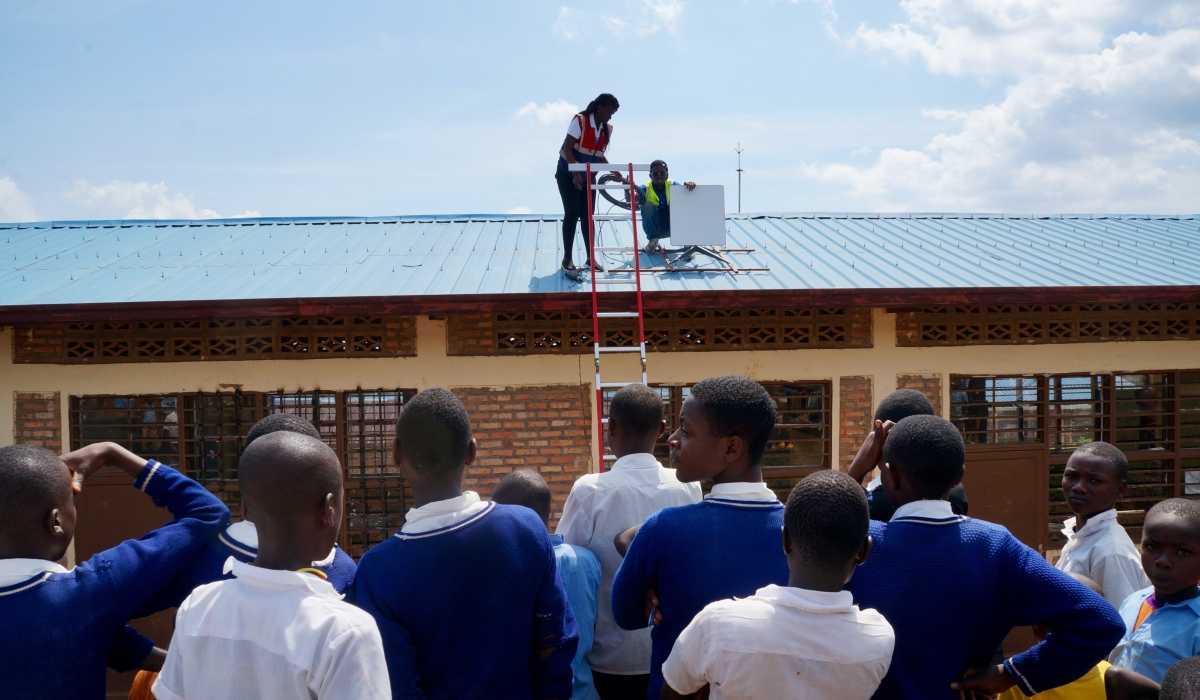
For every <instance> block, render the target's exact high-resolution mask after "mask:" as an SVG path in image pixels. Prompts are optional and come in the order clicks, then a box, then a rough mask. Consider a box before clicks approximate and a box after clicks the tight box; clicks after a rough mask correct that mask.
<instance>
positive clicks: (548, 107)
mask: <svg viewBox="0 0 1200 700" xmlns="http://www.w3.org/2000/svg"><path fill="white" fill-rule="evenodd" d="M578 113H579V107H578V105H573V104H571V103H570V102H567V101H565V100H560V101H558V102H546V103H544V104H542V105H541V106H540V107H539V106H538V103H536V102H530V103H529V104H527V105H525V106H524V107H522V108H520V109H518V110H517V112H516V114H514V115H513V116H514V117H516V118H518V119H522V118H525V117H535V118H537V120H538V122H540V123H542V124H566V123H567V120H569V119H570V118H571V117H572V115H575V114H578Z"/></svg>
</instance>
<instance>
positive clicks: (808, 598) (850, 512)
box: [662, 471, 896, 700]
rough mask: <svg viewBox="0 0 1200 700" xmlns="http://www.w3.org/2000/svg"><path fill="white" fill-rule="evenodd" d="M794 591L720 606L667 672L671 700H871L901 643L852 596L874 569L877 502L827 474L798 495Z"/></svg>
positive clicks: (814, 477)
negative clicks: (873, 507)
mask: <svg viewBox="0 0 1200 700" xmlns="http://www.w3.org/2000/svg"><path fill="white" fill-rule="evenodd" d="M783 520H784V528H783V551H784V554H785V555H786V557H787V565H788V572H789V574H788V582H787V586H776V585H773V584H772V585H769V586H765V587H763V588H760V589H758V592H757V593H755V594H754V595H752V596H750V597H748V598H738V599H734V600H720V601H717V602H715V603H710V604H709V605H708V606H707V607H705V608H704V610H702V611H700V614H698V615H696V617H695V618H694V619H693V620H692V621H691V623H690V624H689V625H688V626H687V627H686V628H685V629H684V630H683V632H682V633H681V634H680V635H679V639H677V640H675V646H674V648H673V649H672V650H671V655H670V656H668V657H667V660H666V662H665V663H664V664H663V668H662V671H663V680H664V684H663V692H662V697H663V698H672V699H673V698H683V697H695V696H694V695H693V694H694V693H698V692H700V691H701V690H702V689H703V688H704V687H705V686H707V687H708V688H709V689H710V695H709V697H710V698H713V699H719V698H730V699H732V698H746V699H747V700H750V699H752V698H842V699H843V700H868V698H870V697H871V694H872V693H874V692H875V689H876V688H878V687H879V681H880V680H881V679H882V678H883V675H884V674H885V673H887V669H888V664H889V663H891V659H892V647H893V646H894V645H895V642H896V638H895V635H894V634H893V633H892V627H891V625H889V624H888V623H887V620H885V619H883V615H880V614H879V613H877V612H875V611H874V610H860V609H859V608H858V607H857V606H856V605H854V600H853V597H852V596H851V595H850V593H849V592H848V591H844V590H842V587H843V586H845V585H846V582H847V581H849V580H850V577H851V576H853V575H854V570H855V568H857V567H858V566H859V565H860V564H862V563H863V561H865V560H866V559H867V554H868V553H869V552H870V550H871V538H870V537H868V536H867V528H868V526H869V523H870V517H869V516H868V513H867V497H866V495H865V494H864V493H863V491H862V488H861V487H860V486H859V485H858V483H857V482H855V481H854V480H853V479H851V478H850V477H848V476H846V475H845V474H842V473H841V472H836V471H820V472H816V473H815V474H811V475H809V476H807V477H805V478H804V479H803V480H801V481H800V483H798V484H796V487H795V488H794V489H792V493H791V495H790V496H789V497H788V502H787V508H786V510H785V511H784V515H783Z"/></svg>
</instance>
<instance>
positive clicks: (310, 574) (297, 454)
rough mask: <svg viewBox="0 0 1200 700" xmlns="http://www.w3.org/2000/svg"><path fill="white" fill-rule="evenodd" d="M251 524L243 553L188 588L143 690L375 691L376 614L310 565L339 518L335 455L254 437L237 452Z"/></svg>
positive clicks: (292, 695) (198, 698) (297, 441)
mask: <svg viewBox="0 0 1200 700" xmlns="http://www.w3.org/2000/svg"><path fill="white" fill-rule="evenodd" d="M239 472H240V481H241V489H242V498H243V499H245V503H246V504H247V506H248V507H250V508H251V509H252V512H253V513H254V517H255V525H256V527H257V530H258V550H257V552H256V553H255V557H254V562H253V563H252V564H246V563H243V562H241V561H238V560H237V559H236V558H234V557H232V556H231V557H229V559H228V560H227V561H226V564H225V566H226V568H227V569H228V570H229V571H230V572H232V573H233V578H232V579H230V580H226V581H218V582H216V583H210V584H206V585H204V586H200V587H199V588H197V589H196V590H194V591H192V594H191V595H190V596H188V598H187V600H185V601H184V602H183V605H181V606H180V607H179V612H178V613H177V614H176V616H175V634H174V636H172V637H171V648H170V650H169V651H168V652H167V660H166V662H165V663H164V664H163V669H162V672H161V673H159V675H158V679H157V680H155V681H154V685H153V687H152V690H153V692H154V696H155V697H156V698H158V700H184V698H187V699H188V700H207V699H210V698H211V699H212V700H218V699H219V700H225V699H226V698H258V699H261V700H301V699H304V700H308V699H310V698H328V699H329V700H384V699H385V698H387V697H388V696H389V694H390V687H389V685H388V680H387V671H386V668H385V662H384V657H383V642H382V641H381V640H380V637H379V630H378V628H376V626H375V621H374V620H373V619H371V616H370V615H368V614H367V613H366V612H364V611H362V610H359V609H358V608H356V607H354V606H353V605H350V604H349V603H347V602H345V601H343V600H342V596H341V595H340V594H338V592H337V591H335V590H334V589H333V586H331V585H329V582H328V581H326V580H325V578H326V577H325V574H323V573H322V572H321V571H319V570H317V569H315V568H313V566H312V562H313V560H314V559H317V558H318V557H320V556H322V555H323V554H324V553H326V552H328V551H329V550H330V549H331V548H332V547H333V543H334V542H335V541H336V540H337V535H338V529H339V528H340V527H341V524H342V496H343V493H342V466H341V464H339V463H338V459H337V455H335V454H334V453H333V450H331V449H329V446H328V445H326V444H325V443H323V442H321V441H320V440H317V439H315V438H311V437H308V436H307V435H299V434H297V433H292V432H278V433H273V434H271V435H267V436H265V437H262V438H259V439H258V440H256V441H255V442H254V444H252V445H251V446H250V447H248V448H246V451H245V452H244V453H243V454H242V458H241V461H240V463H239Z"/></svg>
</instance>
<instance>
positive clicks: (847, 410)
mask: <svg viewBox="0 0 1200 700" xmlns="http://www.w3.org/2000/svg"><path fill="white" fill-rule="evenodd" d="M838 389H839V399H838V411H839V414H840V421H839V426H838V468H839V469H841V470H842V471H846V470H847V469H849V468H850V463H851V462H852V461H854V455H855V453H857V452H858V448H859V447H862V443H863V440H866V439H867V433H869V432H871V428H872V424H871V418H872V417H873V416H874V415H875V409H874V406H873V405H872V403H871V401H872V396H871V393H872V379H871V377H842V378H841V379H840V382H839V385H838Z"/></svg>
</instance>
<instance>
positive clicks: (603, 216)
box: [592, 214, 633, 221]
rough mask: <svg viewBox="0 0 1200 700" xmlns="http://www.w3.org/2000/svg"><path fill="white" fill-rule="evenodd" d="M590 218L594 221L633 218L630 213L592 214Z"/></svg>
mask: <svg viewBox="0 0 1200 700" xmlns="http://www.w3.org/2000/svg"><path fill="white" fill-rule="evenodd" d="M592 218H593V219H595V220H596V221H629V220H630V219H632V218H633V215H632V214H594V215H592Z"/></svg>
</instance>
